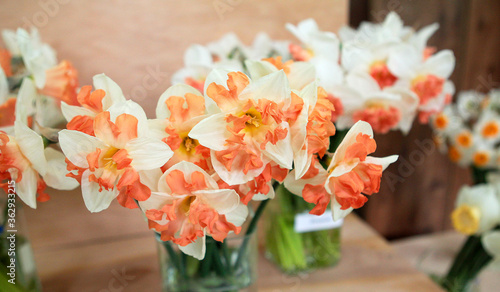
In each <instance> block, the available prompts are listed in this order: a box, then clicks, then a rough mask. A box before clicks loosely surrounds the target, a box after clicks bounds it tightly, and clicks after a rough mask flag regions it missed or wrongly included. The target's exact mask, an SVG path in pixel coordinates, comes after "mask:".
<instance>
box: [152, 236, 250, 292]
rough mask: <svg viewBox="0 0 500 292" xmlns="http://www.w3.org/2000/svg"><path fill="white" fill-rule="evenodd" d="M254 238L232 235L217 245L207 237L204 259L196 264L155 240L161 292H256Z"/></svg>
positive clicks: (216, 242)
mask: <svg viewBox="0 0 500 292" xmlns="http://www.w3.org/2000/svg"><path fill="white" fill-rule="evenodd" d="M240 234H244V233H243V232H242V233H240ZM256 237H257V236H256V232H253V233H252V234H250V235H235V234H232V235H229V236H228V238H226V239H225V240H224V242H219V241H216V240H214V239H213V238H212V237H209V236H207V238H206V254H205V258H204V259H203V260H197V259H196V258H194V257H191V256H189V255H186V254H184V253H182V252H181V251H180V250H179V248H178V246H177V245H176V244H173V243H172V242H170V241H166V242H164V241H162V240H161V239H160V238H159V236H157V247H158V256H159V260H160V272H161V278H162V287H163V291H164V292H166V291H257V290H256V289H257V288H256V280H257V260H258V251H257V238H256Z"/></svg>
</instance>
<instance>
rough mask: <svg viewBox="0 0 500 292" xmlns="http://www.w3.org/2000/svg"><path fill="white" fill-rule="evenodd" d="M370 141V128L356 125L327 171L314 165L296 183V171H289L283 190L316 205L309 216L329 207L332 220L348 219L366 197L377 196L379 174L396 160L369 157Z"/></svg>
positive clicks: (374, 146)
mask: <svg viewBox="0 0 500 292" xmlns="http://www.w3.org/2000/svg"><path fill="white" fill-rule="evenodd" d="M372 137H373V132H372V129H371V127H370V125H369V124H368V123H366V122H362V121H360V122H357V123H356V124H355V125H354V126H353V127H352V128H351V129H350V130H349V132H348V133H347V135H346V136H345V138H344V140H343V141H342V143H341V144H340V145H339V147H338V148H337V150H336V151H335V153H334V154H333V157H332V159H331V162H330V165H329V166H328V169H326V170H325V169H324V168H323V167H322V166H321V164H320V163H319V162H317V161H316V164H315V165H314V167H311V168H309V170H308V172H307V173H306V174H305V175H304V176H303V177H302V178H301V179H299V180H296V179H295V174H294V172H295V171H291V172H290V174H289V175H288V176H287V178H286V179H285V187H286V188H287V189H288V190H290V192H292V193H294V194H296V195H299V196H302V197H303V198H304V200H306V201H307V202H310V203H313V204H315V205H316V206H315V207H314V208H313V209H312V210H311V211H310V213H311V214H316V215H321V214H323V213H324V212H325V210H326V208H327V206H328V204H330V207H331V209H332V213H333V219H334V220H338V219H340V218H343V217H345V216H347V214H349V213H350V212H351V211H352V210H353V209H354V208H360V207H362V206H363V205H364V204H365V203H366V201H367V200H368V198H367V197H366V196H365V195H371V194H374V193H376V192H378V190H379V187H380V180H381V177H382V171H383V170H384V169H385V168H386V167H387V166H388V165H389V164H391V163H393V162H394V161H396V160H397V155H393V156H388V157H384V158H375V157H371V156H368V154H370V153H372V152H374V151H375V148H376V144H375V141H374V140H373V138H372Z"/></svg>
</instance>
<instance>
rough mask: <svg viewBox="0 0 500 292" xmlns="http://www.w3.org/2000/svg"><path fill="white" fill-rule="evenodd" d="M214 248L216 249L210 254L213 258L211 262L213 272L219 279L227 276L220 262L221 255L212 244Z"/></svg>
mask: <svg viewBox="0 0 500 292" xmlns="http://www.w3.org/2000/svg"><path fill="white" fill-rule="evenodd" d="M212 245H213V246H214V247H217V249H214V252H213V253H212V256H213V262H214V266H215V272H216V273H217V275H219V276H221V277H225V276H227V269H226V268H225V267H224V265H223V264H222V261H221V256H222V255H221V253H220V250H219V248H218V246H217V245H215V242H214V243H213V244H212Z"/></svg>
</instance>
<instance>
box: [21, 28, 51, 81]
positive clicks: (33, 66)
mask: <svg viewBox="0 0 500 292" xmlns="http://www.w3.org/2000/svg"><path fill="white" fill-rule="evenodd" d="M17 45H18V46H19V51H20V52H21V56H22V58H23V62H24V65H25V66H26V69H27V70H28V72H30V73H31V74H33V78H34V80H35V84H36V87H37V88H43V87H44V86H45V81H46V71H47V70H48V69H50V68H52V67H55V66H56V65H57V58H56V53H55V51H54V49H52V47H50V46H49V45H48V44H45V43H42V41H41V39H40V35H39V34H38V30H37V29H36V28H32V29H31V33H28V32H27V31H26V30H24V29H22V28H18V29H17Z"/></svg>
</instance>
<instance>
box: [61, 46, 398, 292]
mask: <svg viewBox="0 0 500 292" xmlns="http://www.w3.org/2000/svg"><path fill="white" fill-rule="evenodd" d="M210 47H211V48H209V47H202V46H194V47H191V48H190V49H189V50H188V52H187V53H186V56H185V63H186V67H185V68H183V69H182V70H180V71H179V72H177V73H176V74H175V75H174V80H175V82H176V84H174V85H173V86H171V87H170V88H168V89H167V90H166V91H165V92H164V93H163V94H162V95H161V96H160V97H159V100H158V104H157V108H156V118H155V119H147V117H146V114H145V113H144V111H143V109H142V108H141V107H140V105H138V104H137V103H135V102H133V101H131V100H126V98H125V97H124V95H123V93H122V91H121V89H120V88H119V86H118V85H117V84H116V83H115V82H113V81H112V80H111V79H109V78H108V77H105V76H104V75H97V76H95V77H94V89H92V87H91V86H84V87H82V88H81V90H80V91H79V93H78V96H77V101H78V103H79V104H77V105H69V104H63V105H64V106H63V107H62V112H63V114H64V116H65V117H66V119H67V120H68V124H67V129H66V130H62V131H61V132H59V143H60V145H61V148H62V151H63V152H64V154H65V156H66V158H67V160H66V161H67V167H68V170H69V171H70V173H69V174H68V176H70V177H72V178H74V179H76V180H77V181H78V182H79V183H80V184H81V188H82V194H83V198H84V201H85V205H86V206H87V208H88V209H89V210H90V211H91V212H99V211H102V210H104V209H106V208H108V206H109V205H110V203H111V202H112V201H113V200H114V199H116V200H117V201H118V202H119V203H120V204H121V205H122V206H124V207H126V208H130V209H134V208H137V207H140V209H141V210H142V211H143V212H144V214H145V217H146V218H147V220H148V224H149V228H151V229H153V230H155V231H156V232H157V234H158V237H159V239H161V241H163V242H164V246H165V249H166V251H167V254H168V257H169V259H170V260H171V261H172V262H174V266H175V272H174V274H175V275H176V276H178V277H179V279H181V280H182V279H184V280H185V279H186V278H195V277H197V278H203V277H205V278H206V277H215V278H217V277H221V278H225V279H227V277H231V279H235V280H234V281H240V280H241V279H244V278H245V277H244V275H245V273H250V272H249V270H248V269H246V268H245V267H246V266H247V265H246V263H245V262H246V261H247V260H245V259H243V258H242V256H244V255H245V248H246V247H247V245H248V242H247V241H248V240H249V237H245V238H244V240H243V243H242V244H241V245H240V246H239V247H238V248H236V249H234V250H233V249H231V248H229V247H228V246H227V244H226V241H227V238H228V236H230V235H231V234H239V233H240V232H241V231H242V225H243V223H244V222H245V221H246V220H247V218H248V217H249V216H248V215H249V210H250V211H251V212H250V213H253V214H252V216H250V217H251V219H249V220H250V222H249V225H248V228H247V229H246V231H245V234H246V235H251V234H252V233H253V232H254V231H255V227H256V222H257V220H258V219H259V217H260V216H261V214H262V211H263V209H264V207H265V206H266V204H267V203H268V201H269V199H272V198H274V197H275V196H277V195H279V194H275V191H274V188H273V184H277V183H279V182H283V181H285V184H286V185H287V186H288V187H289V188H290V189H293V191H294V193H296V194H297V195H299V196H302V197H303V198H304V199H305V200H306V201H308V202H310V203H312V204H313V205H315V207H314V209H313V210H311V213H312V214H322V213H324V212H325V210H326V209H327V207H328V206H330V208H331V210H332V211H331V212H332V214H333V217H334V218H336V219H339V218H343V217H345V216H346V215H347V214H348V213H350V212H351V211H352V210H353V209H354V208H359V207H361V206H363V204H364V203H365V202H366V201H367V200H368V198H367V196H366V195H370V194H373V193H376V192H377V191H378V189H379V185H380V180H381V176H382V172H383V170H384V169H385V168H386V167H387V166H388V165H389V164H390V163H392V162H394V161H395V160H396V159H397V156H390V157H385V158H375V157H371V156H369V154H371V153H373V152H374V151H375V149H376V143H375V140H374V139H373V132H372V128H371V126H370V125H369V124H368V123H366V122H363V121H359V122H357V123H356V124H354V125H353V127H352V128H351V129H350V131H349V132H348V133H347V135H346V136H345V138H344V139H343V140H342V142H341V143H340V145H339V146H338V148H337V150H336V151H335V152H334V153H329V152H328V149H329V141H330V137H331V136H333V135H334V134H335V126H334V124H333V122H332V116H333V115H334V113H335V107H334V104H333V103H332V102H331V99H329V97H328V94H327V93H326V91H325V89H324V88H322V87H320V86H319V85H318V81H317V77H316V74H315V68H314V64H312V63H310V62H302V61H301V62H293V61H287V62H286V63H283V62H282V59H281V58H279V57H277V58H270V59H265V60H258V59H256V60H251V59H249V57H250V56H252V55H253V54H254V53H255V50H249V49H248V48H246V47H244V46H242V45H240V43H239V42H235V45H234V47H233V46H231V47H230V46H228V47H225V46H223V45H215V44H214V45H213V46H210ZM221 47H222V48H223V50H222V49H221ZM258 48H259V49H262V46H260V45H259V46H258ZM268 48H269V51H266V53H264V54H257V53H255V55H256V56H257V57H258V58H260V57H262V55H269V54H271V53H270V52H276V51H278V50H279V45H278V44H277V43H275V42H270V43H269V46H268ZM217 50H221V51H220V52H219V55H217ZM243 54H244V55H243ZM236 55H239V57H235V56H236ZM191 56H194V57H193V59H191ZM226 57H227V58H226ZM235 58H236V59H235ZM200 60H202V61H203V62H200ZM202 63H203V64H202ZM226 64H228V65H227V67H226ZM231 64H232V65H231ZM233 65H234V66H235V67H233ZM238 66H242V67H238ZM235 69H236V70H235ZM237 69H241V70H244V71H245V72H247V74H245V73H243V72H241V71H237ZM197 70H198V71H197ZM207 71H208V73H207ZM200 90H201V91H200ZM251 201H260V203H258V207H257V209H256V210H255V211H252V208H250V207H251V206H252V205H253V204H250V202H251ZM177 249H178V250H180V252H177V251H176V250H177ZM233 252H235V253H234V256H233ZM185 255H190V256H192V257H193V258H194V259H193V258H191V257H189V258H186V257H185ZM195 259H196V260H195ZM174 278H175V277H174ZM215 278H214V279H215ZM181 280H179V281H181ZM214 281H215V280H214ZM181 282H182V281H181ZM184 282H185V281H184ZM188 282H193V281H188ZM176 285H190V284H189V283H179V282H176ZM186 289H187V288H186Z"/></svg>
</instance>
